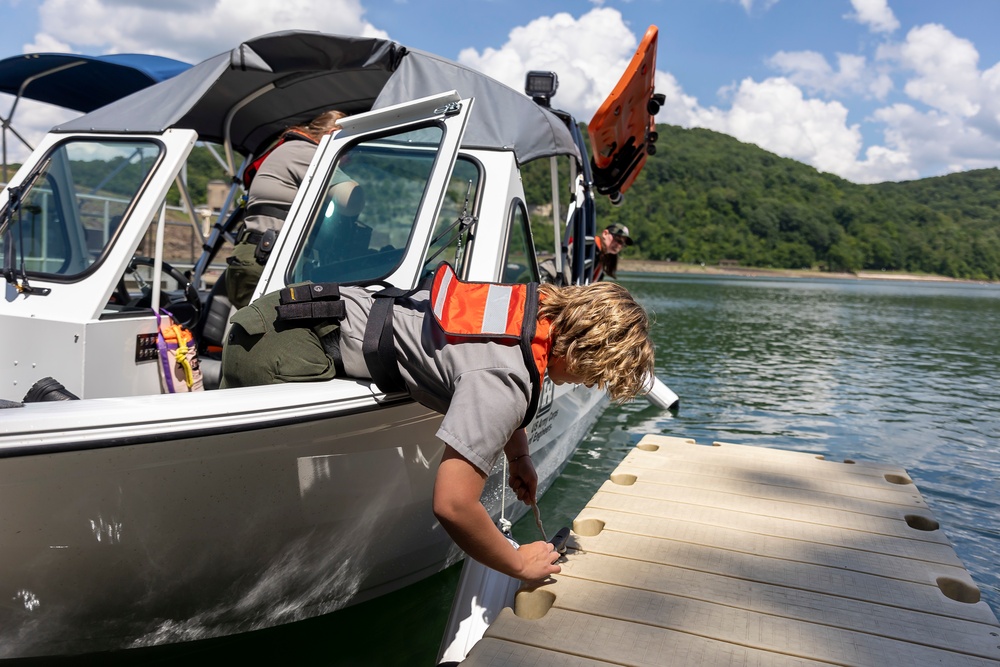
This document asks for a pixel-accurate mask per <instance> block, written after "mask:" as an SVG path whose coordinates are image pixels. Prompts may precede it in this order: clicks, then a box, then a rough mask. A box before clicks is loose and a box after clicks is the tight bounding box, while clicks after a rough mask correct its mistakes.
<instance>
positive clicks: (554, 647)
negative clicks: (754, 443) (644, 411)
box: [462, 436, 1000, 667]
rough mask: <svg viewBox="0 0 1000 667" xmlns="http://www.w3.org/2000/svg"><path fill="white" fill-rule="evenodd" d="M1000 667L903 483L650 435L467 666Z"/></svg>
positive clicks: (994, 644)
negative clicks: (551, 573) (551, 570)
mask: <svg viewBox="0 0 1000 667" xmlns="http://www.w3.org/2000/svg"><path fill="white" fill-rule="evenodd" d="M608 664H613V665H681V666H684V665H698V666H706V665H742V666H746V665H760V666H769V667H782V666H785V665H827V666H828V665H877V666H879V667H882V666H884V665H906V666H907V667H923V666H924V665H949V666H957V665H993V666H996V665H1000V624H998V622H997V619H996V616H995V615H994V614H993V612H992V610H991V609H990V608H989V606H988V605H987V604H986V603H985V602H982V601H980V595H979V590H978V588H977V587H976V585H975V584H974V583H973V581H972V579H971V577H970V576H969V574H968V573H967V572H966V570H965V568H964V566H963V565H962V563H961V561H960V560H959V559H958V557H957V556H956V554H955V552H954V550H953V548H952V547H951V544H950V543H949V541H948V539H947V538H946V537H945V535H944V533H943V531H942V530H941V529H940V526H939V525H938V522H937V521H936V520H935V519H934V517H933V516H932V514H931V513H930V511H929V510H928V508H927V505H926V503H925V502H924V500H923V499H922V498H921V496H920V492H919V491H918V490H917V488H916V486H915V485H914V484H913V481H912V480H911V479H910V477H909V476H908V475H907V473H906V471H905V470H903V469H901V468H899V467H894V466H888V465H880V464H874V463H860V462H859V463H854V462H851V461H844V462H833V461H827V460H823V458H822V457H819V456H816V455H813V454H808V453H800V452H789V451H781V450H775V449H765V448H760V447H748V446H741V445H734V444H729V443H715V445H714V446H701V445H697V444H696V443H695V442H694V441H693V440H684V439H680V438H668V437H660V436H646V437H645V438H643V440H642V441H641V442H640V443H639V444H638V445H637V446H636V448H635V449H634V450H633V451H631V452H630V453H629V454H628V455H627V456H626V457H625V459H624V460H623V461H622V463H621V465H620V466H619V467H618V468H617V469H616V470H615V472H614V473H613V474H612V475H611V478H610V480H608V481H607V482H605V483H604V485H603V486H602V487H601V489H600V490H599V491H598V492H597V494H596V495H595V496H594V497H593V498H592V499H591V501H590V502H589V504H588V505H587V507H586V508H584V510H583V511H582V512H581V513H580V515H579V516H578V517H577V519H576V520H575V521H574V523H573V533H572V535H571V537H570V541H569V550H568V551H567V553H566V558H565V562H564V563H563V565H562V572H561V573H560V574H559V575H557V576H556V577H555V582H554V583H550V584H548V585H545V586H542V587H539V588H537V589H535V590H522V591H520V592H518V594H517V598H516V601H515V605H514V609H513V610H512V609H510V608H507V609H504V610H503V612H501V614H500V615H499V617H498V618H497V619H496V621H494V622H493V624H492V625H491V626H490V628H489V630H488V631H487V632H486V635H485V637H484V638H483V639H482V640H480V641H479V642H478V643H477V644H476V646H475V647H474V648H473V649H472V651H471V652H470V654H469V656H468V658H467V659H466V660H465V661H464V662H463V663H462V665H463V666H465V667H478V666H487V665H488V666H491V667H497V666H499V665H518V666H519V667H522V666H524V665H546V666H552V667H558V666H561V665H594V666H597V665H608Z"/></svg>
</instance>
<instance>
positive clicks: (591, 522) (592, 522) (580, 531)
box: [573, 519, 604, 537]
mask: <svg viewBox="0 0 1000 667" xmlns="http://www.w3.org/2000/svg"><path fill="white" fill-rule="evenodd" d="M602 530H604V522H603V521H601V520H600V519H577V520H575V521H574V522H573V532H574V533H576V534H577V535H579V536H581V537H594V536H595V535H600V534H601V531H602Z"/></svg>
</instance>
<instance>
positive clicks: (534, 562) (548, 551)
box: [517, 542, 562, 582]
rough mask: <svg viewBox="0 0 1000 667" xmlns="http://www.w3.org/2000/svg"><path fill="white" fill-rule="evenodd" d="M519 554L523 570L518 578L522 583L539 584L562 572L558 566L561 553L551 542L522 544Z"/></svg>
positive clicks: (518, 574)
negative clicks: (557, 562)
mask: <svg viewBox="0 0 1000 667" xmlns="http://www.w3.org/2000/svg"><path fill="white" fill-rule="evenodd" d="M517 553H518V555H520V556H521V569H520V571H519V572H518V573H517V578H518V579H520V580H521V581H525V582H539V581H542V580H544V579H547V578H548V577H549V576H550V575H553V574H557V573H559V572H560V571H562V568H561V567H559V566H558V565H556V561H557V560H559V552H558V551H556V547H555V545H553V544H552V543H551V542H532V543H531V544H522V545H521V546H520V547H518V549H517Z"/></svg>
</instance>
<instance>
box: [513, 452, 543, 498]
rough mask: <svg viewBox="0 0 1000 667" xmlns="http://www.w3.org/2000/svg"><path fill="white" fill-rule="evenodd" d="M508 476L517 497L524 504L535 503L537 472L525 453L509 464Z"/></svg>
mask: <svg viewBox="0 0 1000 667" xmlns="http://www.w3.org/2000/svg"><path fill="white" fill-rule="evenodd" d="M509 466H510V468H509V470H510V478H509V479H508V482H507V483H508V484H509V485H510V488H511V489H513V490H514V493H516V494H517V499H518V500H520V501H521V502H523V503H524V504H525V505H533V504H534V503H535V491H537V490H538V473H536V472H535V464H534V463H532V461H531V457H530V456H528V455H527V454H524V455H522V456H518V457H516V458H515V459H514V460H512V461H511V462H510V464H509Z"/></svg>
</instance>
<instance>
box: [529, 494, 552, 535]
mask: <svg viewBox="0 0 1000 667" xmlns="http://www.w3.org/2000/svg"><path fill="white" fill-rule="evenodd" d="M531 511H532V512H534V513H535V525H536V526H538V532H539V533H541V534H542V539H543V540H545V541H546V542H548V541H549V538H548V537H546V536H545V528H543V527H542V515H541V513H539V511H538V503H531Z"/></svg>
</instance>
